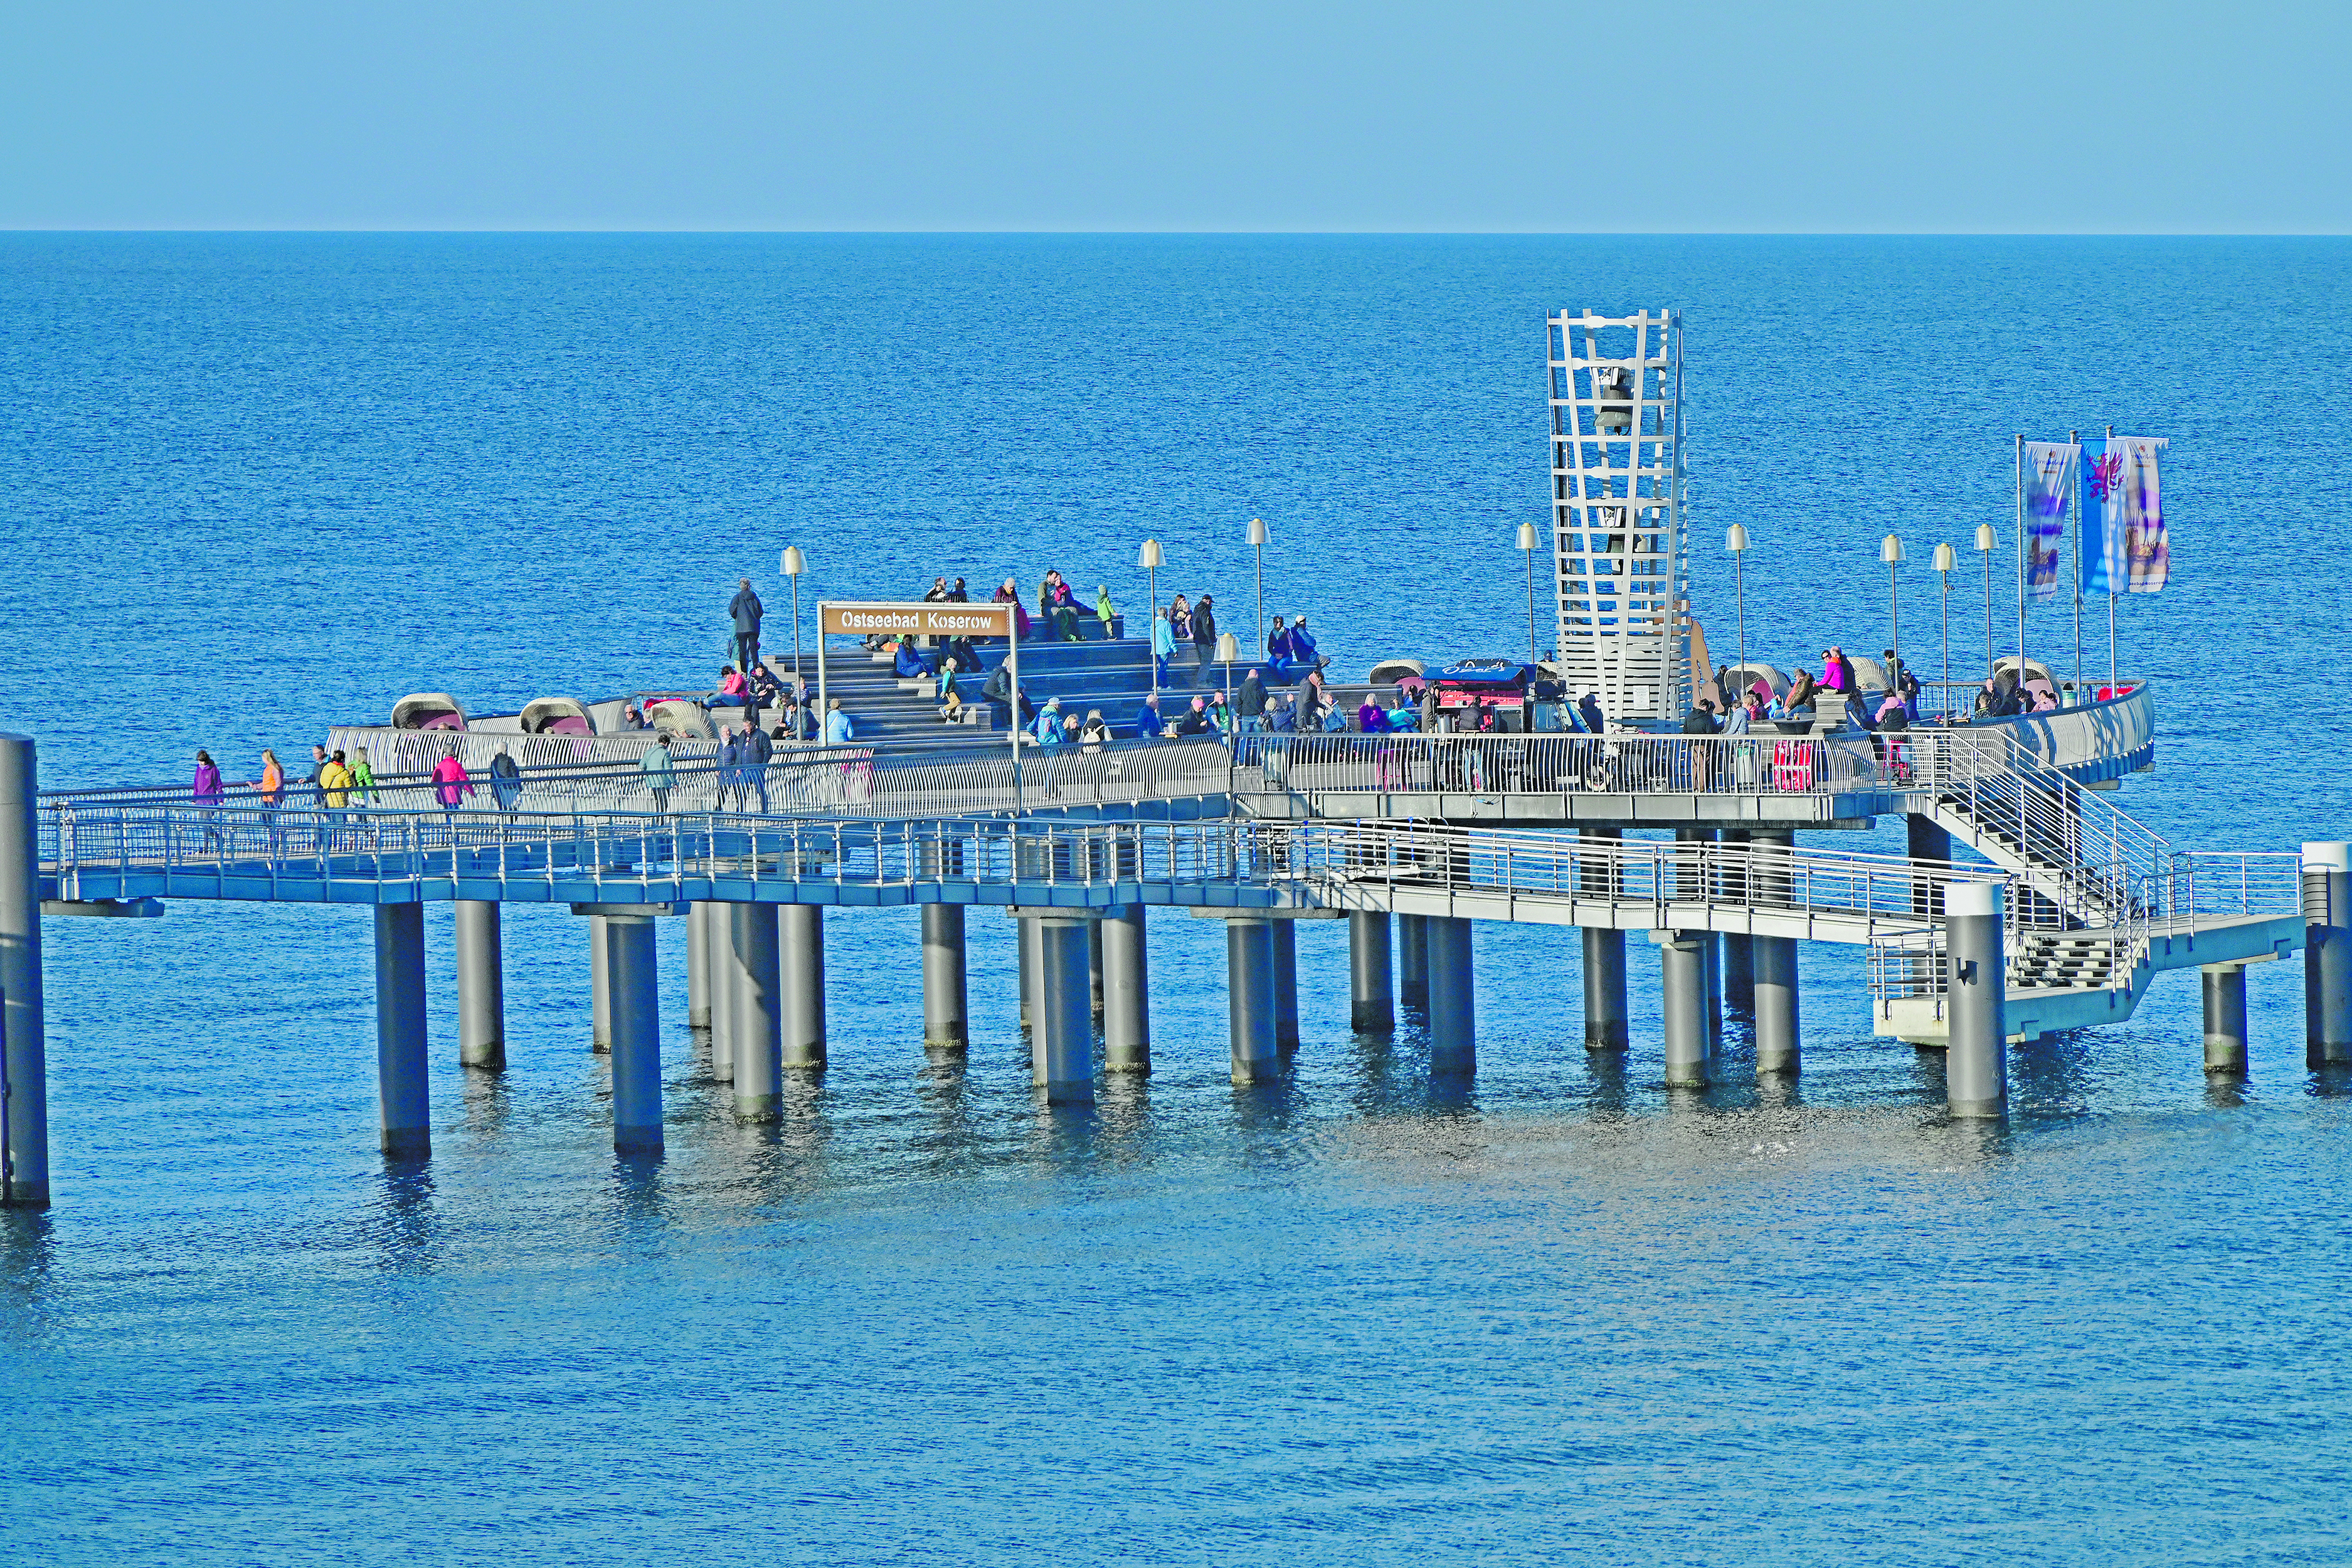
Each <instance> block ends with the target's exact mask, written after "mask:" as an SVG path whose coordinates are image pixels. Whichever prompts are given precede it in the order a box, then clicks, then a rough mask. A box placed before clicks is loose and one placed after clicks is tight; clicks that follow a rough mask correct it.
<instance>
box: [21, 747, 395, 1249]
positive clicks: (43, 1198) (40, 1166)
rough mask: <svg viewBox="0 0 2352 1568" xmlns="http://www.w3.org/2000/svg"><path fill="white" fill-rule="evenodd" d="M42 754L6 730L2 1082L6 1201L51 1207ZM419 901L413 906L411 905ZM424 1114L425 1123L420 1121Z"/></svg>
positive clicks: (30, 1206) (33, 1206)
mask: <svg viewBox="0 0 2352 1568" xmlns="http://www.w3.org/2000/svg"><path fill="white" fill-rule="evenodd" d="M40 789H41V784H40V759H39V755H38V752H37V749H36V748H35V746H34V744H33V741H32V738H31V737H30V736H26V735H0V1034H5V1049H0V1083H5V1085H6V1087H7V1097H6V1100H5V1105H0V1117H5V1126H0V1133H5V1142H6V1143H7V1149H8V1158H7V1162H6V1163H5V1165H0V1206H5V1207H9V1208H47V1207H48V1206H49V1069H48V1053H47V1036H46V1035H45V1033H44V1028H45V1021H44V1019H43V1016H42V1000H41V835H40V823H39V818H38V810H37V802H38V800H39V796H40ZM410 907H411V908H414V907H415V906H413V905H412V906H410ZM417 931H418V936H417V955H416V992H417V1002H416V1005H417V1011H418V1014H419V1021H418V1024H417V1029H418V1032H419V1033H420V1035H421V1034H422V1032H423V1029H424V1024H423V1020H422V1014H423V1011H424V1006H425V999H424V993H425V955H424V935H423V932H424V926H423V922H422V921H419V923H418V926H417ZM422 1121H423V1119H422V1118H419V1125H420V1127H421V1126H422Z"/></svg>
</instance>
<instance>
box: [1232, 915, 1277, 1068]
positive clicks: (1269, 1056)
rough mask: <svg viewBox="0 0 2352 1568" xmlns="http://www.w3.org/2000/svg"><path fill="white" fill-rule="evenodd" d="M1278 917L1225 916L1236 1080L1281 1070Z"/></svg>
mask: <svg viewBox="0 0 2352 1568" xmlns="http://www.w3.org/2000/svg"><path fill="white" fill-rule="evenodd" d="M1273 923H1274V922H1273V921H1268V920H1265V919H1264V918H1263V917H1257V918H1252V917H1243V916H1236V917H1234V918H1231V919H1228V920H1227V921H1225V972H1226V984H1227V1000H1226V1009H1227V1023H1228V1027H1229V1029H1230V1032H1231V1037H1232V1042H1233V1058H1234V1083H1236V1084H1252V1083H1271V1082H1273V1081H1274V1080H1275V1079H1278V1078H1280V1077H1281V1076H1282V1053H1281V1050H1280V1048H1279V1047H1277V1046H1276V1044H1275V1038H1274V933H1273V932H1272V931H1269V930H1268V929H1267V928H1268V927H1269V926H1271V925H1272V924H1273Z"/></svg>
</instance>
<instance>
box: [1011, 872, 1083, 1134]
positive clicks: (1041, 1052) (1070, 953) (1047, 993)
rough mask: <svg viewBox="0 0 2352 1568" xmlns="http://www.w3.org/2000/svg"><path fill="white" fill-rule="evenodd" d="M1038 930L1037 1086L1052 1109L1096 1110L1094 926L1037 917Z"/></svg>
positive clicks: (1033, 1069)
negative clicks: (1091, 960) (1089, 955)
mask: <svg viewBox="0 0 2352 1568" xmlns="http://www.w3.org/2000/svg"><path fill="white" fill-rule="evenodd" d="M1023 923H1024V924H1025V925H1029V926H1032V927H1034V929H1035V931H1036V935H1035V937H1034V939H1033V941H1034V944H1035V949H1036V955H1037V1012H1036V1014H1035V1015H1034V1016H1035V1020H1036V1021H1035V1025H1034V1027H1033V1028H1032V1029H1031V1030H1030V1034H1029V1061H1030V1078H1031V1081H1032V1082H1033V1083H1034V1084H1035V1085H1036V1087H1038V1088H1039V1089H1044V1090H1045V1101H1046V1103H1047V1104H1049V1105H1091V1104H1093V1103H1094V1098H1095V1063H1094V1041H1095V1030H1094V1017H1093V1005H1092V1000H1091V993H1092V989H1093V987H1092V982H1091V980H1090V978H1089V971H1090V969H1091V967H1092V966H1091V964H1090V963H1088V960H1087V953H1088V950H1089V943H1088V942H1087V927H1088V926H1090V925H1092V924H1093V923H1094V922H1093V921H1091V920H1085V919H1066V918H1064V917H1061V916H1057V915H1044V916H1031V917H1027V918H1026V919H1024V922H1023Z"/></svg>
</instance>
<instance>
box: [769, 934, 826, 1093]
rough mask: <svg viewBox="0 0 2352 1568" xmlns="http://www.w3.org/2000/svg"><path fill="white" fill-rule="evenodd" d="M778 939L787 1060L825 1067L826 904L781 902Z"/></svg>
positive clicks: (800, 1065)
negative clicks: (824, 906)
mask: <svg viewBox="0 0 2352 1568" xmlns="http://www.w3.org/2000/svg"><path fill="white" fill-rule="evenodd" d="M776 944H777V952H778V961H779V968H780V970H781V973H782V993H783V1004H784V1011H783V1058H784V1066H786V1067H788V1068H800V1069H803V1070H808V1071H815V1070H821V1069H822V1068H824V908H823V906H821V905H817V904H781V905H778V906H777V909H776Z"/></svg>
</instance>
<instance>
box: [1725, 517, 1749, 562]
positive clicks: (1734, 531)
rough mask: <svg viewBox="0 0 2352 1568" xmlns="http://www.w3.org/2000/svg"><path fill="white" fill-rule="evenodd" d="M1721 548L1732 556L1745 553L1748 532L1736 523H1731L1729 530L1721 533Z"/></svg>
mask: <svg viewBox="0 0 2352 1568" xmlns="http://www.w3.org/2000/svg"><path fill="white" fill-rule="evenodd" d="M1723 547H1724V548H1725V549H1726V550H1728V551H1730V552H1732V553H1733V554H1734V555H1738V554H1739V553H1741V552H1744V551H1746V550H1747V548H1748V531H1747V530H1746V529H1745V528H1742V527H1741V526H1740V525H1739V524H1738V523H1736V522H1735V523H1733V524H1732V525H1731V526H1730V527H1729V528H1727V529H1725V530H1724V531H1723Z"/></svg>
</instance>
